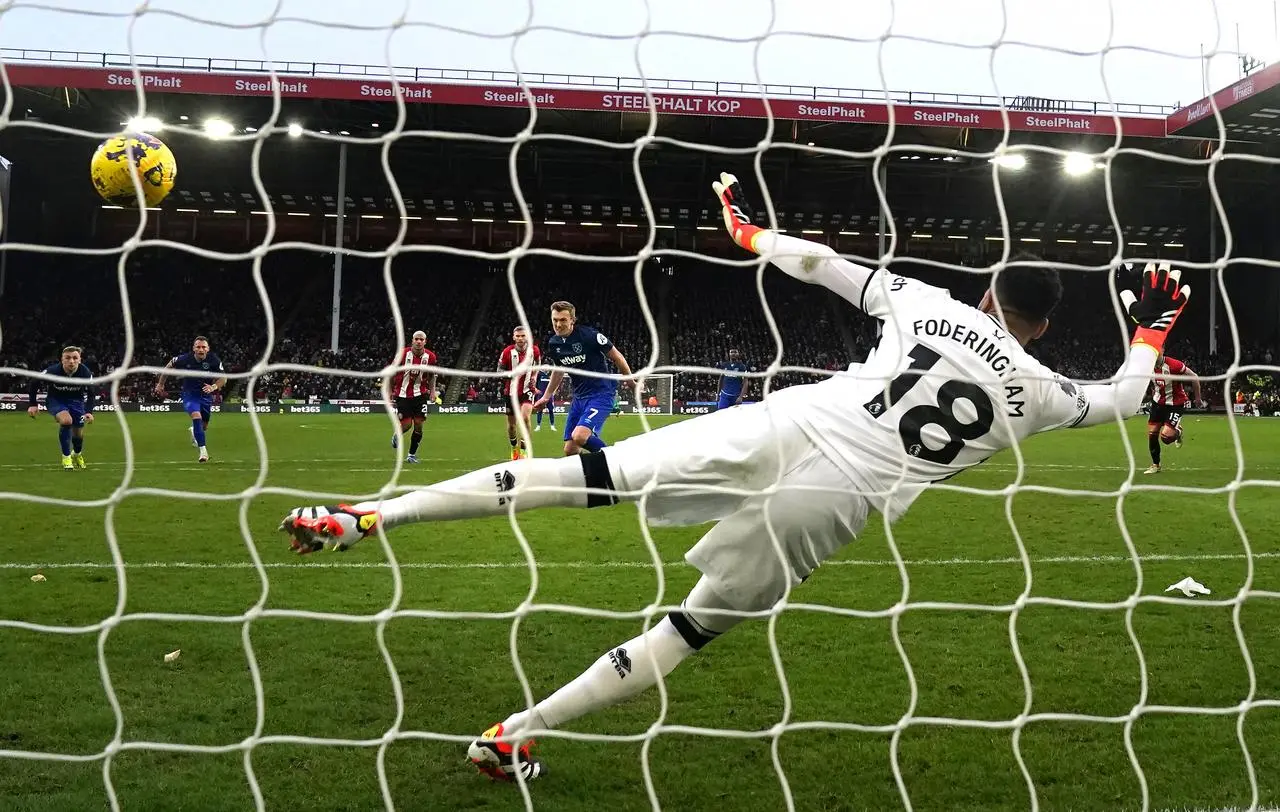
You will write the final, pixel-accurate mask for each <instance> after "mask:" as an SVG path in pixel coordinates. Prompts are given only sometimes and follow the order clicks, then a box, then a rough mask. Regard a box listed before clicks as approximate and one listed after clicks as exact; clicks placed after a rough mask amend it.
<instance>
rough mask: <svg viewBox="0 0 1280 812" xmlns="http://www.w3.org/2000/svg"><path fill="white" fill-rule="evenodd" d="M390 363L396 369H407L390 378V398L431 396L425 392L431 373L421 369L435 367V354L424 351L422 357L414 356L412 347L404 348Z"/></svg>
mask: <svg viewBox="0 0 1280 812" xmlns="http://www.w3.org/2000/svg"><path fill="white" fill-rule="evenodd" d="M391 363H392V364H393V365H395V366H396V367H408V368H407V369H400V370H398V371H397V372H396V373H395V375H394V376H392V378H391V389H390V391H391V394H392V396H394V397H398V398H424V397H430V396H431V393H430V392H429V391H427V383H428V382H429V381H430V379H431V372H430V371H429V370H426V369H422V368H421V367H426V366H428V365H430V366H434V365H435V363H436V354H435V353H434V352H432V351H431V350H426V349H424V350H423V351H422V355H414V354H413V347H405V348H404V349H402V350H400V352H399V353H398V354H397V355H396V357H395V360H393V361H392V362H391ZM415 367H417V369H415Z"/></svg>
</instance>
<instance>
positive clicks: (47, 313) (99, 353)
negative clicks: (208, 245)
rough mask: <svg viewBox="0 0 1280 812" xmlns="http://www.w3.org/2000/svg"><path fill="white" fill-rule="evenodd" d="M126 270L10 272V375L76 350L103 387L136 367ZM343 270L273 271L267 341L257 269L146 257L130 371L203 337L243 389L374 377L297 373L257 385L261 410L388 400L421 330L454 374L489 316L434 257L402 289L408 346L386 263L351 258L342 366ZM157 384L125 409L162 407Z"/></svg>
mask: <svg viewBox="0 0 1280 812" xmlns="http://www.w3.org/2000/svg"><path fill="white" fill-rule="evenodd" d="M118 262H119V258H118V257H106V258H93V257H89V258H85V257H66V256H57V257H55V256H53V255H47V254H36V255H29V256H23V257H21V258H19V259H18V260H16V261H11V262H10V265H9V268H8V269H7V273H6V279H5V291H4V294H3V296H0V331H2V333H0V366H8V367H14V368H17V369H38V368H40V367H42V366H44V365H46V364H49V363H52V362H53V361H55V360H56V359H57V357H58V354H59V351H60V349H61V348H62V347H63V346H65V345H68V344H74V345H77V346H81V347H83V348H84V350H85V360H86V362H87V363H88V364H89V366H90V368H91V369H93V370H94V371H95V373H97V374H104V373H110V372H114V371H115V370H116V369H117V368H118V367H119V366H120V364H122V363H123V361H124V355H125V350H126V335H127V334H126V329H125V324H126V320H125V317H124V306H123V300H122V297H121V293H120V284H119V277H120V274H119V272H118ZM332 268H333V257H332V256H331V255H329V254H325V253H319V252H310V251H295V252H273V253H271V254H269V255H268V256H267V258H265V259H264V260H263V262H262V267H261V273H260V277H261V281H262V284H263V289H264V290H265V293H266V296H267V299H268V301H269V302H270V307H271V314H272V320H271V321H272V324H271V325H270V326H271V327H272V328H273V332H272V334H271V336H270V337H269V336H268V319H267V317H266V311H265V309H264V305H263V301H262V297H261V295H260V294H259V291H258V289H257V286H256V284H255V281H254V275H253V263H252V262H249V261H216V260H209V259H205V258H202V257H198V256H195V255H192V254H189V253H186V252H177V251H172V250H169V251H159V250H149V251H140V252H136V253H134V254H132V255H130V257H129V258H128V259H127V261H126V263H125V269H124V272H123V278H124V280H125V285H126V289H127V291H128V305H129V309H130V313H129V319H128V323H129V324H130V325H131V326H132V335H133V352H132V357H131V366H143V365H145V366H157V367H162V366H164V365H165V364H166V363H168V361H169V359H171V358H172V357H174V356H175V355H178V354H179V353H182V352H185V351H186V350H188V349H189V348H190V347H191V344H192V340H193V339H194V338H195V336H197V335H202V336H205V337H207V338H208V340H209V342H210V344H211V346H212V350H213V352H214V353H215V354H216V355H218V356H219V357H220V358H221V359H222V361H223V364H224V366H225V368H226V371H227V372H229V373H232V374H233V375H234V374H237V373H245V372H248V371H250V370H252V369H253V368H254V367H255V366H257V365H258V364H259V362H263V361H265V362H267V363H270V364H291V365H306V366H312V367H319V368H324V369H341V370H352V371H357V372H361V373H366V374H364V375H341V374H336V375H335V374H329V373H323V372H308V371H300V370H290V369H285V370H276V371H272V372H270V373H267V374H265V375H262V376H260V377H258V378H257V379H256V387H255V399H257V400H278V399H281V398H293V399H298V400H323V399H331V398H352V399H365V398H376V397H378V396H379V394H378V392H379V378H378V376H377V375H374V374H372V373H375V372H377V371H378V370H381V369H382V368H384V367H385V366H386V365H387V364H388V363H390V361H391V359H392V358H393V357H394V355H395V352H396V350H397V349H398V348H399V347H402V346H404V345H405V344H406V343H407V342H408V335H409V334H410V333H411V332H412V331H413V330H416V329H423V330H425V331H426V332H427V335H428V346H430V347H431V348H432V349H433V350H434V351H435V352H436V354H437V356H438V357H439V362H440V364H441V365H442V366H449V365H451V364H452V363H453V362H454V361H455V360H456V357H457V352H458V345H459V340H460V339H459V336H460V331H461V330H462V329H463V328H464V327H465V325H466V323H467V320H468V319H470V318H471V314H472V313H474V311H475V309H476V307H477V305H478V295H479V294H478V289H477V286H476V285H474V284H473V283H472V282H470V281H469V277H468V275H467V274H468V271H470V270H471V269H470V268H467V267H459V266H458V265H457V264H456V263H445V264H443V265H441V266H439V267H437V266H436V262H435V260H434V258H433V256H432V255H428V254H419V255H404V256H401V257H400V258H398V259H397V260H396V261H395V264H394V265H393V267H392V283H393V285H394V290H395V294H396V297H397V299H398V301H399V305H400V310H401V318H402V320H403V324H404V328H405V329H404V335H399V334H398V333H397V331H396V329H395V326H394V321H393V319H392V312H391V298H390V297H389V296H388V293H387V288H386V281H385V274H384V270H383V263H382V262H380V261H370V260H361V259H353V258H351V257H346V258H344V271H343V285H342V305H341V310H340V318H339V323H340V330H339V350H338V351H337V352H334V351H332V350H331V349H330V346H331V340H330V339H331V331H332V317H331V316H332V286H333V274H332ZM51 280H56V281H54V282H53V283H52V284H51ZM68 280H74V281H72V282H70V284H68ZM269 338H270V342H269ZM268 346H270V353H269V354H268V352H267V350H268ZM155 382H156V376H155V375H154V374H150V375H143V374H136V375H129V376H127V377H125V378H124V379H122V381H121V383H120V396H121V398H126V399H136V400H142V401H145V400H147V399H149V398H152V397H153V395H152V389H153V388H154V386H155ZM247 384H248V379H247V378H245V377H241V378H233V379H232V380H231V381H229V382H228V385H227V388H226V391H225V393H224V397H226V398H244V397H245V396H246V386H247ZM27 385H28V380H27V379H25V378H21V379H19V377H18V376H7V377H6V376H0V391H3V392H20V391H23V390H25V389H26V388H27ZM173 389H174V386H173V385H172V384H171V385H170V391H171V392H172V391H173ZM103 394H105V392H104V393H103Z"/></svg>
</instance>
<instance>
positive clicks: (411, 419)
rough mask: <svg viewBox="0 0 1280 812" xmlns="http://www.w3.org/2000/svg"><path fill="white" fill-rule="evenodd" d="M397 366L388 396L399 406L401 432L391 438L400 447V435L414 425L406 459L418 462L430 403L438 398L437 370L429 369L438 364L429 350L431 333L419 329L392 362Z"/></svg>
mask: <svg viewBox="0 0 1280 812" xmlns="http://www.w3.org/2000/svg"><path fill="white" fill-rule="evenodd" d="M391 364H392V366H394V367H396V372H395V374H394V375H393V376H392V377H391V383H390V385H388V386H387V398H388V399H389V400H391V401H392V402H393V403H394V404H395V407H396V417H398V418H399V419H400V431H399V433H398V434H396V435H394V436H393V437H392V438H391V447H392V448H398V447H399V446H400V435H401V434H404V433H405V432H406V431H408V430H409V427H410V426H412V427H413V434H412V435H411V436H410V437H409V455H408V456H407V457H405V458H404V461H405V462H413V463H416V462H417V461H418V446H419V445H421V444H422V423H423V421H425V420H426V419H427V404H428V403H430V402H431V399H432V398H433V397H435V392H436V373H435V372H432V371H430V370H427V369H425V367H428V366H435V364H436V354H435V353H434V352H432V351H431V350H429V349H427V334H426V333H424V332H422V331H421V330H418V331H417V332H415V333H414V334H413V339H412V340H411V341H410V343H409V346H407V347H405V348H404V349H402V350H400V352H398V353H396V357H395V359H394V360H392V362H391Z"/></svg>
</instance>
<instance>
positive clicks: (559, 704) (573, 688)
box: [502, 617, 694, 735]
mask: <svg viewBox="0 0 1280 812" xmlns="http://www.w3.org/2000/svg"><path fill="white" fill-rule="evenodd" d="M693 652H694V649H693V647H692V646H690V645H689V644H688V643H686V642H685V640H684V638H683V637H681V635H680V632H678V631H676V627H675V626H674V625H672V623H671V618H669V617H664V618H663V619H662V620H661V622H659V623H658V624H657V625H656V626H654V627H653V628H652V629H650V630H649V631H647V632H645V633H644V634H642V635H640V636H639V637H636V638H633V639H631V640H628V641H627V642H625V643H623V644H622V645H620V646H616V647H615V648H612V649H610V650H609V651H607V652H605V653H604V655H603V656H601V657H600V659H598V660H596V661H595V662H594V663H592V664H591V667H590V668H588V669H587V670H586V671H584V672H582V674H580V675H579V676H578V677H577V678H576V679H575V680H573V682H570V683H569V684H568V685H566V686H564V687H563V688H561V689H560V690H558V691H556V692H555V693H554V694H552V695H551V696H549V697H547V698H546V699H544V700H542V701H541V702H539V703H538V704H537V705H535V706H534V707H533V709H532V710H526V711H521V712H519V713H516V714H513V715H511V716H509V717H508V718H507V719H506V720H505V721H504V722H503V723H502V726H503V733H504V734H508V735H509V734H511V733H516V732H518V731H520V730H526V729H539V728H541V729H548V730H549V729H552V728H556V727H559V726H560V725H563V724H564V723H566V722H571V721H573V720H574V719H577V718H578V717H579V716H583V715H585V714H588V713H591V712H593V711H598V710H600V709H601V708H607V707H609V706H610V705H616V704H617V703H619V702H621V701H622V700H624V699H629V698H631V697H633V696H635V695H636V694H638V693H640V692H641V691H644V690H646V689H648V688H651V687H652V686H653V685H655V684H656V683H657V682H658V677H659V675H661V676H663V677H665V676H666V675H667V674H670V673H671V672H672V671H673V670H674V669H675V667H676V666H677V665H679V664H680V663H681V662H682V661H683V660H684V658H686V657H688V656H689V655H690V654H692V653H693ZM655 661H656V663H657V668H656V669H655V668H654V663H655Z"/></svg>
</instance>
